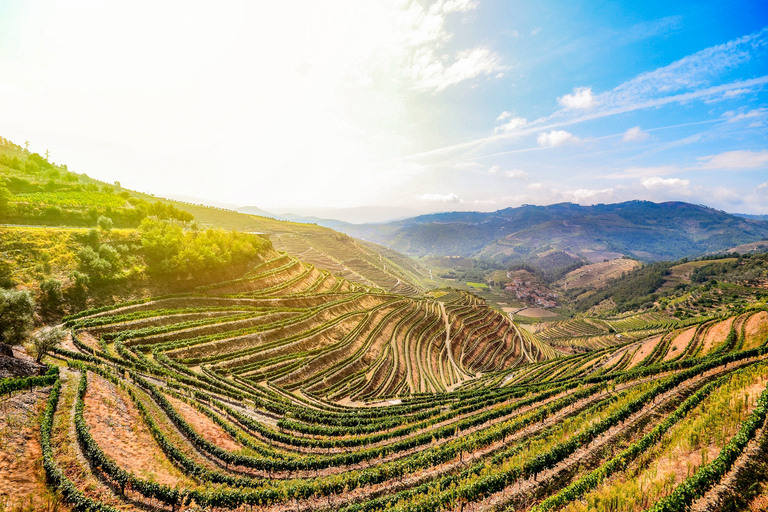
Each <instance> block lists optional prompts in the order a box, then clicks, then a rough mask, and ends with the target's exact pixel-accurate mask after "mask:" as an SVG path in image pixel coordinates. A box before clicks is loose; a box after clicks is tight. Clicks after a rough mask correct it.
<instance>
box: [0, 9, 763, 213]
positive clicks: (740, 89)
mask: <svg viewBox="0 0 768 512" xmlns="http://www.w3.org/2000/svg"><path fill="white" fill-rule="evenodd" d="M0 70H2V71H0V135H1V136H3V137H6V138H9V139H11V140H12V141H14V142H16V143H19V144H22V143H24V142H25V141H29V143H30V150H32V151H36V152H39V153H44V152H45V151H46V150H49V151H50V155H51V156H50V159H51V160H52V161H54V162H57V163H64V164H67V166H68V168H69V170H71V171H74V172H78V173H86V174H88V175H89V176H92V177H95V178H98V179H102V180H104V181H107V182H113V181H120V182H121V184H122V186H124V187H127V188H132V189H136V190H139V191H142V192H151V193H154V194H156V195H158V196H172V197H186V198H198V199H199V201H200V202H202V201H205V202H210V203H216V204H227V205H236V206H246V205H250V206H257V207H259V208H262V209H265V210H268V211H272V212H276V213H283V212H289V211H290V212H295V213H302V214H312V213H316V214H317V213H322V214H324V216H329V215H333V213H334V212H335V213H336V214H337V215H335V216H336V217H337V218H342V220H350V221H364V220H384V219H385V218H390V217H402V216H406V215H412V214H416V213H422V212H427V211H450V210H481V211H492V210H497V209H501V208H506V207H510V206H512V207H514V206H519V205H521V204H551V203H558V202H564V201H570V202H575V203H579V204H596V203H612V202H619V201H625V200H632V199H645V200H652V201H671V200H678V201H688V202H692V203H699V204H706V205H708V206H712V207H714V208H718V209H722V210H725V211H729V212H740V213H754V214H768V5H766V4H765V2H764V1H754V2H746V1H744V2H737V1H730V2H729V1H723V0H718V1H708V0H697V1H695V2H693V1H677V2H669V1H665V2H661V1H643V2H636V1H632V2H630V1H625V2H619V1H616V2H597V1H584V0H557V1H555V0H535V1H533V0H516V1H509V0H437V1H433V2H416V1H405V0H366V1H364V2H361V1H359V0H328V1H324V2H317V1H311V0H281V1H280V2H246V1H227V0H223V1H216V2H204V1H199V0H198V1H192V0H187V1H184V2H181V1H176V2H169V1H162V0H154V1H148V0H135V1H132V2H103V1H97V0H87V1H67V0H0ZM195 200H196V201H197V199H195ZM373 207H375V208H373Z"/></svg>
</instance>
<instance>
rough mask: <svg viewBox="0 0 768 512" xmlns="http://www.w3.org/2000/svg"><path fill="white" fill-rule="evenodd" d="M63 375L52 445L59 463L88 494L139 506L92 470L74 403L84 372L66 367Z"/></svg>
mask: <svg viewBox="0 0 768 512" xmlns="http://www.w3.org/2000/svg"><path fill="white" fill-rule="evenodd" d="M61 377H62V387H61V395H60V397H59V405H58V407H57V409H56V414H55V415H54V419H53V428H52V429H51V446H52V448H53V458H54V460H55V461H56V465H57V466H58V467H59V469H61V470H62V472H63V473H64V475H65V476H66V477H67V478H68V479H69V480H70V481H72V483H73V484H74V485H75V487H77V488H78V489H80V491H82V492H83V494H85V495H86V496H87V497H89V498H92V499H94V500H97V501H101V502H102V503H106V504H108V505H112V506H116V507H120V508H121V509H122V510H139V509H137V508H136V507H135V506H131V505H127V504H126V503H125V502H124V501H123V500H121V499H120V498H118V497H117V496H116V495H115V494H114V493H113V492H112V491H111V490H110V489H109V488H108V487H107V486H106V485H104V484H103V483H102V482H101V481H100V480H99V479H98V478H97V477H96V475H94V474H93V473H92V472H91V469H90V466H89V465H88V461H87V460H86V459H85V457H84V456H83V454H82V452H81V451H80V447H79V444H78V441H77V434H76V433H75V427H74V405H75V398H76V395H77V384H78V381H79V379H80V374H79V373H77V372H73V371H70V370H62V372H61Z"/></svg>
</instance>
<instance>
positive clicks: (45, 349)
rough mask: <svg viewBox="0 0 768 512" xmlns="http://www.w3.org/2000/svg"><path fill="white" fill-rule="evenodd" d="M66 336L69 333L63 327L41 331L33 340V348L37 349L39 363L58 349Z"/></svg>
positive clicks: (46, 328) (47, 328)
mask: <svg viewBox="0 0 768 512" xmlns="http://www.w3.org/2000/svg"><path fill="white" fill-rule="evenodd" d="M66 334H67V331H65V330H64V329H62V328H61V327H45V328H43V329H41V330H40V331H39V332H38V333H37V335H35V337H34V338H32V346H33V347H34V348H35V353H36V354H37V362H38V363H39V362H40V360H41V359H42V358H43V356H44V355H46V354H47V353H49V352H51V351H52V350H53V349H54V348H56V347H58V346H59V345H60V344H61V341H62V340H63V339H64V336H66Z"/></svg>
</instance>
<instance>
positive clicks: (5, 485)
mask: <svg viewBox="0 0 768 512" xmlns="http://www.w3.org/2000/svg"><path fill="white" fill-rule="evenodd" d="M50 390H51V388H50V387H45V388H35V389H32V390H29V391H25V392H23V393H18V394H15V395H13V396H11V397H10V398H4V399H2V401H0V510H3V509H5V510H8V509H13V508H15V507H16V506H20V505H21V504H24V507H25V508H26V507H30V505H31V508H33V509H43V508H46V507H45V504H48V503H51V502H52V501H53V500H54V498H53V497H52V496H51V494H50V493H49V492H48V490H47V488H46V486H45V472H44V471H43V465H42V457H43V452H42V449H41V448H40V416H41V414H42V411H43V409H45V403H46V400H47V399H48V393H49V392H50Z"/></svg>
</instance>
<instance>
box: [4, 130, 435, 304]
mask: <svg viewBox="0 0 768 512" xmlns="http://www.w3.org/2000/svg"><path fill="white" fill-rule="evenodd" d="M256 213H264V214H266V212H256ZM0 224H1V225H0V235H2V236H0V280H2V286H21V287H23V288H27V289H30V290H32V291H33V292H34V293H35V294H36V295H37V296H38V302H44V301H45V299H46V297H45V294H43V293H42V291H41V290H42V288H41V286H42V287H45V286H53V287H54V288H55V289H56V290H60V291H61V293H59V291H56V293H55V295H56V296H57V297H58V296H59V295H61V296H62V298H64V299H65V300H64V301H63V303H62V304H61V307H63V310H60V309H59V307H58V306H57V307H56V308H52V310H51V311H50V313H52V314H54V313H56V312H59V313H61V312H64V313H66V312H67V311H71V308H74V307H82V306H83V305H84V304H85V302H84V301H87V302H88V303H100V302H102V301H106V302H113V301H115V300H120V299H133V298H136V297H138V296H142V295H143V296H147V294H149V295H157V294H162V293H170V292H176V291H183V290H188V289H191V288H193V287H194V286H199V285H201V284H205V283H208V282H211V281H213V280H217V279H218V280H221V279H226V278H232V277H236V276H237V275H240V274H242V273H243V272H245V271H246V270H247V269H248V268H250V267H252V266H253V265H255V264H258V263H259V262H260V261H262V259H263V258H268V257H269V254H270V251H273V250H276V251H284V252H287V253H289V254H292V255H294V256H299V257H301V259H302V260H303V261H304V262H306V263H307V264H313V265H317V266H320V267H322V268H324V269H327V270H328V271H330V272H333V273H334V274H336V275H338V276H339V277H343V278H345V279H348V280H349V281H351V282H355V283H358V284H362V285H365V286H368V287H371V288H376V289H381V290H384V291H393V292H396V293H402V294H406V295H417V294H419V293H422V292H424V291H425V290H427V289H428V288H433V287H435V286H437V284H438V283H437V282H436V281H435V280H432V279H431V278H430V276H429V272H428V270H426V269H424V268H423V267H421V266H420V265H419V264H418V263H416V262H414V261H411V260H410V259H408V258H405V257H403V256H402V255H400V254H398V253H397V252H395V251H393V250H390V249H387V248H385V247H382V246H380V245H377V244H373V243H368V242H362V241H359V240H355V239H353V238H351V237H349V236H347V235H345V234H342V233H339V232H337V231H334V230H332V229H328V228H325V227H321V226H317V225H313V224H307V223H299V222H289V221H284V220H277V219H274V218H270V217H268V216H262V215H250V214H244V213H240V212H236V211H234V210H229V209H225V208H216V207H210V206H205V205H203V204H193V203H190V202H184V201H176V200H171V199H166V198H161V197H155V196H154V195H151V194H144V193H140V192H137V191H134V190H130V189H127V188H125V187H122V186H121V184H120V183H119V182H114V183H105V182H102V181H99V180H96V179H93V178H91V177H89V176H87V175H85V174H82V173H76V172H73V171H72V170H70V169H68V168H67V166H66V165H61V164H55V163H52V162H49V161H48V160H47V159H46V158H44V157H42V156H41V155H39V154H37V153H30V152H29V151H27V150H25V149H23V148H22V147H20V146H19V145H17V144H14V143H13V142H11V141H9V140H7V139H4V138H0ZM43 283H46V284H45V285H43ZM86 291H87V292H88V293H85V292H86ZM57 302H58V299H57Z"/></svg>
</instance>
